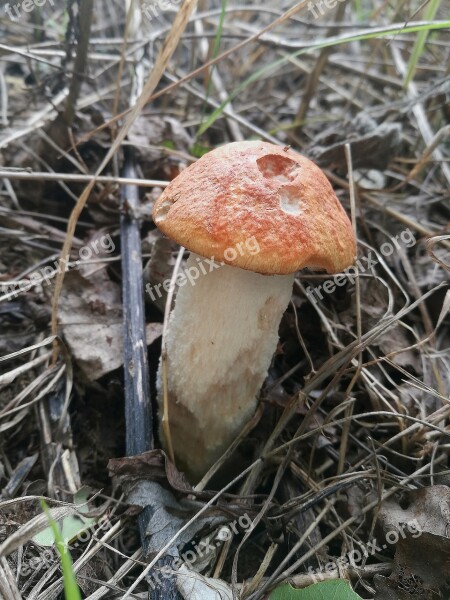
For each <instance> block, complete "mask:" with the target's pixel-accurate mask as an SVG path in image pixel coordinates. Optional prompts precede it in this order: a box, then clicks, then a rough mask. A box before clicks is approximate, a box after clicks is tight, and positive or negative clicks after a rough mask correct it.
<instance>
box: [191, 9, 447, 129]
mask: <svg viewBox="0 0 450 600" xmlns="http://www.w3.org/2000/svg"><path fill="white" fill-rule="evenodd" d="M449 27H450V21H434V22H423V21H421V22H419V23H411V24H410V25H398V24H396V25H389V26H386V27H375V28H371V29H364V30H363V31H360V32H359V33H354V34H350V35H349V34H343V35H339V36H335V37H331V38H327V39H326V40H323V41H321V42H317V43H316V44H311V46H306V47H305V48H300V49H299V50H296V51H295V52H292V53H291V54H288V55H287V56H285V57H283V58H280V59H278V60H276V61H274V62H272V63H270V64H268V65H265V66H264V67H262V68H261V69H258V70H257V71H255V73H253V75H250V77H248V78H247V79H245V80H244V81H243V82H242V83H240V84H239V85H238V86H237V87H236V88H235V89H234V90H233V91H232V92H231V94H230V95H229V96H228V98H227V99H226V100H224V101H223V102H222V104H221V105H220V106H218V107H217V108H216V110H214V111H213V112H212V113H211V115H210V116H209V118H208V120H207V121H205V123H203V124H202V125H201V127H200V128H199V131H198V133H197V137H199V136H200V135H202V134H203V133H205V131H206V130H207V129H209V127H211V125H212V124H213V123H214V122H215V121H216V120H217V119H218V118H219V117H220V115H221V114H222V112H223V109H224V108H225V107H226V105H227V104H228V103H229V102H231V101H232V100H233V99H234V98H235V97H236V96H237V95H238V94H239V93H240V92H242V91H243V90H244V89H245V88H246V87H247V86H249V85H250V84H251V83H253V82H254V81H257V80H258V79H259V77H261V76H262V75H265V74H267V73H270V72H271V71H274V70H276V69H277V68H278V67H281V66H282V65H284V64H286V63H287V62H289V60H290V59H291V58H296V57H297V56H301V55H302V54H305V53H306V52H311V51H312V50H320V49H321V48H329V47H330V46H339V45H341V44H348V43H349V42H356V41H359V40H370V39H374V38H377V37H385V36H388V35H397V34H399V33H402V34H403V33H414V32H416V31H426V32H428V31H431V30H439V29H447V28H449Z"/></svg>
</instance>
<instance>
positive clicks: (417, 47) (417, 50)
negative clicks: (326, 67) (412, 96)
mask: <svg viewBox="0 0 450 600" xmlns="http://www.w3.org/2000/svg"><path fill="white" fill-rule="evenodd" d="M440 3H441V0H431V2H430V3H429V5H428V7H427V10H426V12H425V14H424V19H425V20H426V21H432V20H433V19H434V17H435V16H436V13H437V11H438V8H439V5H440ZM428 34H429V30H425V31H419V33H418V34H417V38H416V41H415V42H414V46H413V50H412V53H411V58H410V59H409V62H408V69H407V71H406V74H405V80H404V82H403V87H404V88H405V89H406V88H407V87H408V84H409V83H411V81H412V80H413V78H414V75H415V73H416V69H417V63H418V62H419V59H420V57H421V56H422V53H423V49H424V47H425V43H426V41H427V37H428Z"/></svg>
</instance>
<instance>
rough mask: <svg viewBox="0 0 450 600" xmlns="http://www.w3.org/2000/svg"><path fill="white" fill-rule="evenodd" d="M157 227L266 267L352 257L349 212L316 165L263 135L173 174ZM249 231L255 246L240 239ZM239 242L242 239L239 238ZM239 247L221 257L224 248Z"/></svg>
mask: <svg viewBox="0 0 450 600" xmlns="http://www.w3.org/2000/svg"><path fill="white" fill-rule="evenodd" d="M153 220H154V221H155V223H156V225H157V226H158V228H159V229H160V230H161V231H162V232H163V233H165V234H166V235H167V236H168V237H169V238H171V239H172V240H175V241H176V242H177V243H178V244H180V245H181V246H185V247H186V248H187V249H188V250H190V251H192V252H195V253H196V254H199V255H201V256H205V257H207V258H214V260H216V261H218V262H224V263H228V264H232V266H235V267H240V268H241V269H247V270H250V271H255V272H257V273H262V274H266V275H269V274H270V275H274V274H279V275H281V274H288V273H294V272H295V271H297V270H299V269H303V268H304V267H311V268H317V269H325V270H326V271H327V272H328V273H337V272H339V271H341V270H342V269H344V268H346V267H348V266H349V265H351V264H352V263H353V261H354V258H355V253H356V242H355V237H354V234H353V229H352V226H351V223H350V220H349V218H348V216H347V214H346V212H345V211H344V209H343V207H342V205H341V204H340V202H339V200H338V199H337V197H336V194H335V193H334V191H333V188H332V187H331V184H330V182H329V181H328V179H327V178H326V176H325V175H324V173H323V172H322V171H321V169H320V168H319V167H318V166H317V165H315V164H314V163H313V162H311V161H310V160H309V159H307V158H305V157H304V156H302V155H301V154H298V153H297V152H294V151H293V150H289V149H286V148H282V147H280V146H276V145H274V144H270V143H267V142H234V143H231V144H226V145H225V146H222V147H220V148H217V149H215V150H212V151H211V152H208V153H207V154H205V155H204V156H202V158H200V159H199V160H198V161H197V162H195V163H194V164H192V165H190V166H189V167H188V168H186V169H185V170H184V171H182V172H181V173H180V175H178V177H176V178H175V179H174V180H173V181H172V182H171V183H170V184H169V185H168V187H167V188H166V189H165V190H164V192H163V194H162V195H161V197H160V198H159V199H158V200H157V202H156V203H155V206H154V208H153ZM251 238H255V239H256V240H257V242H258V246H259V252H258V253H254V252H253V253H250V252H248V251H247V250H246V245H245V242H246V240H249V239H251ZM239 244H240V245H239ZM236 247H238V248H240V252H239V253H237V256H235V254H236V253H235V254H234V255H233V260H232V262H231V261H230V260H228V259H227V252H226V251H227V249H229V248H236Z"/></svg>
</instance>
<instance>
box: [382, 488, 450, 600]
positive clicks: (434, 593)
mask: <svg viewBox="0 0 450 600" xmlns="http://www.w3.org/2000/svg"><path fill="white" fill-rule="evenodd" d="M378 522H379V524H380V526H381V528H382V530H383V532H384V535H385V538H386V541H387V542H388V543H391V544H392V542H393V540H396V544H395V560H394V569H393V572H392V574H391V575H390V576H389V577H388V578H386V577H382V576H376V577H375V579H374V580H375V585H376V589H377V594H376V596H375V600H406V599H408V600H414V599H416V598H417V600H419V599H420V600H432V599H433V600H434V599H435V598H448V597H449V594H450V586H449V584H450V579H449V571H448V567H449V565H450V539H449V538H448V533H449V531H450V488H448V487H447V486H445V485H437V486H432V487H428V488H422V489H419V490H413V491H411V492H408V493H407V494H406V495H405V496H404V497H403V498H402V500H401V504H400V503H398V502H396V501H395V500H392V499H389V500H386V501H384V502H383V504H382V506H381V510H380V512H379V515H378ZM397 540H398V541H397Z"/></svg>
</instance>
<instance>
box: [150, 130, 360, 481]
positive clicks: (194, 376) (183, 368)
mask: <svg viewBox="0 0 450 600" xmlns="http://www.w3.org/2000/svg"><path fill="white" fill-rule="evenodd" d="M153 220H154V222H155V224H156V225H157V227H158V228H159V229H160V230H161V231H162V232H163V233H165V234H166V235H167V236H168V237H169V238H170V239H172V240H174V241H175V242H177V243H178V244H180V245H181V246H185V247H186V248H187V249H188V250H189V251H190V256H189V258H188V261H187V269H186V271H185V273H186V274H189V273H190V274H192V276H191V277H188V278H187V279H185V280H184V284H183V285H182V286H181V285H180V287H179V291H178V294H177V297H176V301H175V307H174V309H173V311H172V314H171V316H170V320H169V325H168V330H167V337H166V351H167V389H168V398H169V405H168V416H169V423H170V432H171V438H172V443H173V450H174V455H175V459H176V462H177V465H178V466H179V467H180V468H181V469H183V470H184V471H185V472H186V474H187V475H188V477H189V478H190V479H191V480H192V481H195V480H198V479H199V478H200V477H201V476H202V475H203V474H204V473H205V472H206V471H207V470H208V468H209V467H210V466H211V465H212V464H213V463H214V462H215V461H216V460H217V459H218V458H219V457H220V456H221V455H222V454H223V452H224V451H225V450H226V449H227V447H228V446H229V445H230V444H231V442H232V441H233V440H234V439H235V438H236V436H237V435H238V433H239V431H240V430H241V429H242V428H243V426H244V425H245V424H246V422H247V421H248V420H249V419H250V418H251V417H252V415H253V414H254V412H255V409H256V406H257V402H258V393H259V391H260V389H261V386H262V384H263V382H264V379H265V377H266V375H267V370H268V368H269V366H270V362H271V359H272V356H273V354H274V352H275V350H276V347H277V342H278V327H279V324H280V321H281V318H282V316H283V313H284V311H285V310H286V308H287V306H288V303H289V300H290V298H291V294H292V287H293V282H294V276H295V272H296V271H298V270H299V269H303V268H304V267H310V268H314V269H321V270H325V271H326V272H328V273H336V272H339V271H341V270H342V269H344V268H346V267H348V266H349V265H351V264H352V263H353V261H354V258H355V251H356V247H355V238H354V235H353V230H352V226H351V223H350V221H349V219H348V217H347V215H346V213H345V211H344V209H343V207H342V206H341V204H340V202H339V200H338V199H337V197H336V195H335V193H334V191H333V188H332V187H331V185H330V183H329V181H328V179H327V178H326V176H325V175H324V173H323V172H322V171H321V169H320V168H319V167H317V166H316V165H315V164H314V163H312V162H311V161H310V160H308V159H307V158H305V157H304V156H301V155H300V154H298V153H296V152H294V151H292V150H290V149H288V148H282V147H279V146H276V145H273V144H269V143H266V142H256V141H255V142H253V141H252V142H235V143H231V144H227V145H225V146H222V147H220V148H217V149H216V150H213V151H211V152H209V153H207V154H205V155H204V156H202V158H200V159H199V160H198V161H197V162H195V163H194V164H192V165H191V166H189V167H188V168H187V169H185V170H184V171H182V172H181V173H180V174H179V175H178V177H176V178H175V179H174V180H173V181H172V182H171V183H170V184H169V185H168V187H167V188H166V189H165V191H164V192H163V194H162V195H161V197H160V198H159V199H158V200H157V202H156V203H155V206H154V209H153ZM213 261H214V262H213ZM194 273H195V276H196V277H195V279H194V276H193V274H194ZM180 277H183V275H182V274H180ZM180 283H181V280H180ZM160 371H161V369H160ZM159 377H161V373H159ZM159 396H160V397H159V405H160V411H162V392H161V390H159ZM161 433H162V438H164V434H163V432H161ZM164 443H166V441H165V440H164V439H163V444H164Z"/></svg>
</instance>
